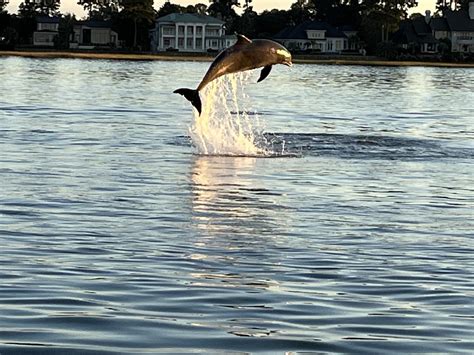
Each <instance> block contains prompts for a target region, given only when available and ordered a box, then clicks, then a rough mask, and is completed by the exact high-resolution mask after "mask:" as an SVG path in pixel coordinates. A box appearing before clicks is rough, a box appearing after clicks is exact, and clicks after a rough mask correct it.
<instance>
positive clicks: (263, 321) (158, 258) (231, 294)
mask: <svg viewBox="0 0 474 355" xmlns="http://www.w3.org/2000/svg"><path fill="white" fill-rule="evenodd" d="M207 65H208V64H207V63H182V62H181V63H170V62H140V63H135V62H126V61H123V62H116V61H84V60H33V59H19V58H1V59H0V83H1V84H0V87H1V89H2V90H1V92H2V95H1V96H0V121H1V128H0V151H1V155H0V179H1V190H0V191H1V192H0V248H1V253H0V280H1V284H0V352H1V353H2V354H3V353H5V354H10V353H25V352H28V353H44V351H48V352H54V351H55V352H56V353H80V354H85V353H91V354H93V353H94V354H95V353H98V352H102V353H106V352H110V353H113V352H119V353H144V352H149V353H150V352H151V353H153V352H159V351H161V352H165V353H170V352H182V353H188V352H191V351H202V352H212V351H214V352H222V351H223V350H226V351H248V352H269V353H275V352H283V351H322V352H324V351H338V352H361V353H381V352H384V353H385V352H388V351H391V352H393V353H400V352H402V351H404V352H441V353H447V352H451V353H452V352H462V351H463V352H467V353H469V352H470V351H472V349H473V348H474V343H473V341H472V339H474V331H473V329H474V327H473V326H472V324H473V319H474V302H473V300H474V291H473V290H474V282H473V281H472V280H473V271H474V261H473V257H472V255H473V252H474V241H473V230H474V222H473V217H474V216H473V202H474V188H473V187H472V186H474V184H473V173H474V167H473V162H474V145H473V143H472V142H473V138H474V136H473V132H474V130H473V128H474V127H473V117H474V106H473V105H472V102H474V96H473V95H474V94H473V93H474V87H473V83H474V72H473V71H472V70H466V69H441V68H383V67H381V68H375V67H349V66H317V65H313V66H310V65H296V66H294V67H293V68H292V69H291V70H289V69H287V68H286V67H275V68H274V70H273V71H272V73H271V74H270V76H269V77H268V78H267V79H266V80H265V81H263V82H262V83H259V84H255V83H254V82H255V81H256V79H257V78H258V73H253V74H251V75H253V79H254V80H252V78H251V80H250V81H251V82H252V81H253V83H250V84H249V85H248V87H247V88H246V89H247V92H246V93H247V95H248V98H249V100H250V101H251V110H252V112H251V114H250V115H249V117H252V114H254V113H256V114H257V115H258V116H259V118H260V120H261V121H262V125H263V128H264V131H265V139H266V140H267V141H268V142H270V143H271V144H272V145H273V148H274V149H275V151H285V152H288V153H289V154H292V155H293V156H296V157H288V156H287V157H279V158H256V157H229V156H203V155H197V154H195V153H196V148H194V147H193V146H192V144H191V142H190V138H189V137H188V135H187V133H188V129H189V127H190V126H192V124H193V115H192V111H191V106H190V105H189V103H188V102H186V101H185V100H183V98H182V97H181V96H178V95H173V94H171V93H172V91H173V90H174V89H176V88H178V87H194V86H196V84H197V82H198V81H199V80H200V78H201V77H202V75H203V73H204V72H205V70H206V68H207ZM239 110H244V108H241V107H239ZM254 111H255V112H254Z"/></svg>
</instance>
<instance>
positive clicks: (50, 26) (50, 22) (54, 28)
mask: <svg viewBox="0 0 474 355" xmlns="http://www.w3.org/2000/svg"><path fill="white" fill-rule="evenodd" d="M58 29H59V17H56V16H55V17H48V16H39V17H37V18H36V31H35V32H33V45H34V46H40V47H53V46H54V37H56V36H57V35H58Z"/></svg>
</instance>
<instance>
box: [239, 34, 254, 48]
mask: <svg viewBox="0 0 474 355" xmlns="http://www.w3.org/2000/svg"><path fill="white" fill-rule="evenodd" d="M235 35H236V36H237V42H236V43H235V45H236V46H240V45H242V44H250V43H252V41H251V40H250V39H248V38H247V37H245V36H244V35H241V34H239V33H235Z"/></svg>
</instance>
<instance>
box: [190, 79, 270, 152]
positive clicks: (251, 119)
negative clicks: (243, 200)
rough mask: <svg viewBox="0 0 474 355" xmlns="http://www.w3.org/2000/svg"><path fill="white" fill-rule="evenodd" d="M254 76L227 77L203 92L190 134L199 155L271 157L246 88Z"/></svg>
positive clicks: (214, 82)
mask: <svg viewBox="0 0 474 355" xmlns="http://www.w3.org/2000/svg"><path fill="white" fill-rule="evenodd" d="M250 77H251V74H249V73H237V74H231V75H225V76H223V77H220V78H218V79H216V80H214V81H212V82H211V83H210V84H209V85H207V86H206V88H205V89H204V90H203V91H202V92H201V99H202V103H203V107H202V113H201V115H200V116H199V115H198V114H197V113H196V112H195V113H194V123H193V124H192V125H191V127H189V134H190V136H191V139H192V141H193V143H194V145H195V147H196V149H197V153H198V154H205V155H234V156H268V155H271V152H270V151H268V149H267V148H266V147H265V145H266V144H265V142H266V140H265V138H264V136H263V126H262V123H261V122H260V119H259V117H258V115H256V114H254V113H253V112H249V107H250V102H249V97H248V96H247V95H246V94H245V93H244V86H245V84H246V82H248V81H249V79H250Z"/></svg>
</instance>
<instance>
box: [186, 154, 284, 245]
mask: <svg viewBox="0 0 474 355" xmlns="http://www.w3.org/2000/svg"><path fill="white" fill-rule="evenodd" d="M257 161H258V159H257V158H254V157H217V156H216V157H209V156H200V157H196V160H195V161H194V166H193V169H192V177H191V180H192V196H193V200H192V211H193V217H192V219H193V224H194V225H195V226H196V227H197V230H198V231H199V232H201V233H204V234H205V235H207V236H209V237H210V236H213V235H214V236H218V235H225V236H226V237H227V238H232V237H233V236H236V235H239V236H242V235H247V237H249V238H251V239H253V238H256V237H258V236H262V235H269V234H272V235H274V234H275V233H276V232H277V229H278V228H280V227H281V226H282V223H283V220H284V219H280V218H279V217H281V216H278V215H279V213H281V210H282V209H284V206H282V205H281V204H280V203H281V199H282V194H280V193H276V192H272V191H270V190H269V189H267V188H265V187H264V186H262V185H264V184H265V181H264V180H263V179H262V177H261V176H258V175H257V174H256V173H255V167H256V163H257Z"/></svg>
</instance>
